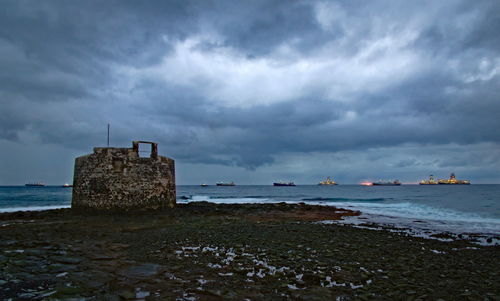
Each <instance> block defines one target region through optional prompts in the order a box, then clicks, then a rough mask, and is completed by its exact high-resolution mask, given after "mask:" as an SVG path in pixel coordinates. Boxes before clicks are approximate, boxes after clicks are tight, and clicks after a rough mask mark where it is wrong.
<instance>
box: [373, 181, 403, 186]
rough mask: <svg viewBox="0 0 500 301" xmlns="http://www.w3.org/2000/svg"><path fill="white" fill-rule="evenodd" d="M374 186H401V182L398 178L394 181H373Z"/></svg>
mask: <svg viewBox="0 0 500 301" xmlns="http://www.w3.org/2000/svg"><path fill="white" fill-rule="evenodd" d="M372 185H373V186H400V185H401V182H399V181H398V180H394V181H378V182H373V183H372Z"/></svg>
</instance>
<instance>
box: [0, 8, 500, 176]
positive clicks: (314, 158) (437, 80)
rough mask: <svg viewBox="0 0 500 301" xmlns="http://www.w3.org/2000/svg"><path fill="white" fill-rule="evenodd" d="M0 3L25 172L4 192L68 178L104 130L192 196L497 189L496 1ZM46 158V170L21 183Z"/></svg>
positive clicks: (0, 37) (2, 122) (13, 148)
mask: <svg viewBox="0 0 500 301" xmlns="http://www.w3.org/2000/svg"><path fill="white" fill-rule="evenodd" d="M3 7H4V8H5V9H2V10H1V11H0V66H1V68H0V105H1V107H2V114H0V147H1V149H2V150H1V152H2V155H3V156H11V157H14V158H13V160H11V162H12V163H11V162H9V163H4V166H3V167H4V168H3V171H1V172H0V184H3V183H5V184H15V183H22V182H24V181H26V180H27V179H25V178H26V175H27V174H30V175H34V174H39V175H40V176H43V175H46V174H47V173H48V171H47V169H48V167H47V166H54V168H56V166H57V168H56V171H55V172H54V175H51V176H47V177H48V180H47V181H67V180H66V179H63V176H62V175H64V178H67V177H68V175H70V174H71V172H70V171H71V167H72V162H71V158H72V156H74V155H75V154H83V153H88V152H89V150H90V149H91V147H93V146H95V145H102V144H104V143H105V140H106V137H105V135H106V133H105V132H106V124H107V123H111V126H112V142H113V144H115V145H122V146H125V145H128V144H129V142H130V141H131V140H133V139H141V140H154V141H158V142H159V143H160V151H161V152H162V153H165V154H168V155H169V156H171V157H173V158H175V159H176V160H177V162H178V163H179V165H178V166H181V167H182V166H184V167H183V168H184V170H179V173H180V175H181V177H180V181H181V184H182V183H197V182H198V181H212V180H213V181H216V180H219V179H220V178H221V177H220V175H213V173H212V176H210V173H207V175H206V176H204V177H205V180H203V179H200V178H199V175H200V174H203V172H201V171H203V170H219V172H220V173H222V174H227V175H228V176H229V175H230V176H231V177H233V178H235V179H236V180H238V179H239V180H241V181H245V182H247V183H266V182H267V181H272V179H275V178H276V177H278V176H281V178H283V176H286V175H291V177H292V176H293V177H295V178H296V179H300V180H301V181H303V182H315V181H317V180H319V179H318V177H319V178H321V177H323V176H322V175H327V174H330V175H334V176H340V177H341V178H343V179H344V180H345V181H348V182H357V181H358V180H359V179H362V178H364V177H375V176H376V173H379V174H381V175H382V176H387V177H391V175H394V177H396V176H397V177H399V178H401V179H406V180H407V181H410V182H411V181H416V179H415V177H417V178H419V177H422V176H425V175H427V174H428V173H434V174H436V173H438V172H446V173H448V172H449V171H461V172H463V173H465V174H466V175H467V176H468V177H469V178H473V180H474V179H475V180H477V181H479V182H481V181H483V182H491V181H497V182H498V181H500V176H498V175H496V174H498V171H499V170H500V160H499V159H500V154H499V153H498V149H499V148H498V146H499V145H500V135H499V134H498V130H497V129H498V128H500V121H499V120H500V118H498V116H500V99H499V97H498V91H499V90H500V89H499V88H500V56H499V53H500V38H499V37H498V34H497V32H496V30H495V29H496V28H500V18H499V17H498V14H497V13H496V12H498V11H500V4H499V3H498V2H497V1H480V2H474V3H472V2H470V1H439V2H436V1H423V2H422V1H421V2H418V3H417V2H416V3H403V2H402V3H394V2H390V1H371V2H369V3H366V2H361V1H349V2H347V3H345V2H340V1H339V2H335V1H294V2H292V3H290V2H289V1H248V2H243V3H241V2H232V1H202V2H199V1H193V2H191V1H183V2H181V3H178V2H170V1H164V2H156V1H143V2H136V1H117V2H113V1H106V2H104V3H102V2H97V1H88V2H85V3H79V4H75V3H68V2H66V1H49V2H40V3H38V2H36V3H35V2H30V1H26V2H24V1H5V2H4V3H3ZM35 147H37V148H39V153H40V152H41V153H42V154H43V156H42V157H43V158H45V161H46V162H47V164H46V165H45V166H38V165H37V164H35V165H33V166H32V167H29V166H30V165H27V166H26V167H23V168H21V169H19V168H17V169H16V166H18V167H19V165H14V163H13V162H16V164H18V163H19V162H22V161H23V160H26V157H27V156H30V155H29V154H28V153H25V152H22V151H19V150H20V149H31V150H32V149H33V148H35ZM58 158H68V159H66V160H67V162H66V164H65V165H64V164H62V163H60V162H59V161H58ZM28 161H29V160H28ZM347 162H350V163H349V164H347ZM361 163H362V164H361ZM64 166H67V167H64ZM313 167H314V168H313ZM196 171H200V172H196ZM58 173H59V174H60V176H57V174H58Z"/></svg>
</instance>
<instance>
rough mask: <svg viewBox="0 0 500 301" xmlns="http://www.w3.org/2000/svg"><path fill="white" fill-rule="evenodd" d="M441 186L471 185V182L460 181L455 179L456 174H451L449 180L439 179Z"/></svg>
mask: <svg viewBox="0 0 500 301" xmlns="http://www.w3.org/2000/svg"><path fill="white" fill-rule="evenodd" d="M438 184H439V185H470V181H469V180H458V179H457V178H456V177H455V173H453V172H452V173H451V175H450V178H449V179H448V180H444V179H439V180H438Z"/></svg>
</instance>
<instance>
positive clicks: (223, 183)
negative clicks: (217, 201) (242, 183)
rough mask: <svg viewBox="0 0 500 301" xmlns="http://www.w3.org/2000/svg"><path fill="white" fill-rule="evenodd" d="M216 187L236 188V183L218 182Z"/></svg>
mask: <svg viewBox="0 0 500 301" xmlns="http://www.w3.org/2000/svg"><path fill="white" fill-rule="evenodd" d="M216 185H217V186H236V184H234V182H218V183H217V184H216Z"/></svg>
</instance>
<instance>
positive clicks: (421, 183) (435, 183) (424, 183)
mask: <svg viewBox="0 0 500 301" xmlns="http://www.w3.org/2000/svg"><path fill="white" fill-rule="evenodd" d="M419 184H420V185H437V184H438V182H437V181H436V180H434V176H433V175H430V176H429V180H422V181H420V183H419Z"/></svg>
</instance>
